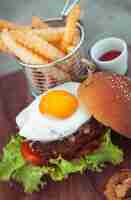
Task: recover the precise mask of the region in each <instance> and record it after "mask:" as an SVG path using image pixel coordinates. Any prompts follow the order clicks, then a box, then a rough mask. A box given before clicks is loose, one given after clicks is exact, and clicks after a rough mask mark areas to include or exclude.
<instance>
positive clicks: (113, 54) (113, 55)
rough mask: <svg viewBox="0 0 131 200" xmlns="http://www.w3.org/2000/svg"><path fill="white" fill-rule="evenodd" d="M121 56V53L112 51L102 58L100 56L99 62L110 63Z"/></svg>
mask: <svg viewBox="0 0 131 200" xmlns="http://www.w3.org/2000/svg"><path fill="white" fill-rule="evenodd" d="M120 54H121V51H117V50H111V51H108V52H106V53H104V54H103V55H102V56H100V58H99V60H100V61H110V60H113V59H115V58H117V57H118V56H120Z"/></svg>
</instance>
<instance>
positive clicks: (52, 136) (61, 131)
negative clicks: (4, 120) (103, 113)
mask: <svg viewBox="0 0 131 200" xmlns="http://www.w3.org/2000/svg"><path fill="white" fill-rule="evenodd" d="M79 84H80V83H77V82H68V83H64V84H62V85H59V86H56V87H54V88H53V89H50V90H49V91H51V90H65V91H68V92H70V93H71V94H73V95H74V96H75V97H76V98H77V99H78V97H77V89H78V87H79ZM47 92H48V91H47ZM47 92H46V93H44V94H43V95H45V94H47ZM41 97H42V95H40V96H39V97H37V98H36V99H35V100H34V101H33V102H32V103H31V104H30V105H29V106H28V107H27V108H25V109H24V110H23V111H22V112H21V113H20V114H18V116H17V117H16V123H17V125H18V127H19V129H20V131H19V135H21V136H23V137H25V138H27V139H28V140H32V141H42V142H51V141H54V140H60V139H63V138H64V137H67V136H69V135H72V134H73V133H74V132H76V131H77V130H78V128H79V127H80V126H81V125H82V124H84V123H85V122H86V121H88V120H89V119H90V118H91V115H90V114H89V113H87V111H86V112H85V110H84V109H83V107H82V106H81V105H80V104H79V107H78V108H77V110H76V112H74V113H73V114H72V115H71V116H70V117H68V118H66V119H58V118H55V117H49V116H47V115H46V114H41V113H40V111H39V103H40V99H41ZM58 103H59V102H58Z"/></svg>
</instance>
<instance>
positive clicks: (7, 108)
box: [0, 49, 131, 200]
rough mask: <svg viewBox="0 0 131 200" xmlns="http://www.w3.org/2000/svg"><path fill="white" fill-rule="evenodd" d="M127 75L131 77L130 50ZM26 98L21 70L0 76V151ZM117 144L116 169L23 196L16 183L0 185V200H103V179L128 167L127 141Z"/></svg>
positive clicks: (75, 177) (130, 144)
mask: <svg viewBox="0 0 131 200" xmlns="http://www.w3.org/2000/svg"><path fill="white" fill-rule="evenodd" d="M118 67H119V66H118ZM128 75H131V50H130V49H129V72H128ZM28 96H29V95H28V88H27V82H26V79H25V76H24V74H23V72H22V71H19V72H15V73H12V74H7V75H6V74H5V75H2V76H0V150H2V148H3V146H4V145H5V144H6V143H7V142H8V140H9V139H10V136H11V135H12V134H14V133H15V132H16V131H17V128H16V124H15V116H16V114H17V113H18V112H19V111H21V110H22V109H23V108H24V107H25V106H26V105H27V104H28V103H29V101H30V99H29V97H28ZM127 120H128V119H127ZM129 120H131V119H129ZM121 145H122V147H123V149H124V150H125V155H126V156H125V161H124V162H123V163H122V164H121V165H120V166H119V167H113V166H108V167H107V168H106V169H105V170H104V171H103V172H102V173H92V172H86V173H85V174H84V175H82V176H81V175H79V174H75V175H72V176H70V177H69V178H68V179H67V180H65V181H63V182H61V183H54V182H49V183H48V185H47V186H46V187H45V188H44V189H43V190H42V191H41V192H39V193H34V194H32V195H28V194H24V193H23V191H22V188H21V187H20V186H19V185H18V184H16V185H15V184H11V183H0V200H104V199H105V198H104V195H103V189H104V185H105V183H106V181H107V179H108V178H109V177H110V176H111V175H112V174H113V173H114V172H115V171H117V170H118V169H120V168H128V167H129V168H131V153H130V152H131V141H130V140H127V139H125V140H123V142H122V144H121Z"/></svg>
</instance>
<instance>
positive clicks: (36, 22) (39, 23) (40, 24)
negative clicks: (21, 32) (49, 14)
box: [32, 16, 48, 28]
mask: <svg viewBox="0 0 131 200" xmlns="http://www.w3.org/2000/svg"><path fill="white" fill-rule="evenodd" d="M32 28H48V24H47V23H45V22H44V21H43V20H41V19H40V18H39V17H37V16H32Z"/></svg>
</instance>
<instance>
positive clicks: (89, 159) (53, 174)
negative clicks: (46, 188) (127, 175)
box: [0, 129, 123, 193]
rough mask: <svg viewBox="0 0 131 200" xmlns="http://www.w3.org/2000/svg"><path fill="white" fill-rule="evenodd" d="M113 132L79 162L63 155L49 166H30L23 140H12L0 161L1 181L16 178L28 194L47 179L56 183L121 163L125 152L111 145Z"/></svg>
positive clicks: (108, 131)
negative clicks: (88, 170) (22, 148)
mask: <svg viewBox="0 0 131 200" xmlns="http://www.w3.org/2000/svg"><path fill="white" fill-rule="evenodd" d="M110 132H111V130H110V129H108V130H107V131H106V133H104V134H103V137H102V138H101V145H100V147H99V149H97V151H95V152H93V153H92V154H90V155H87V156H84V157H81V158H80V159H79V160H77V161H67V160H64V159H63V158H62V157H61V156H59V157H58V158H57V159H51V160H50V161H49V163H48V165H47V166H41V167H39V166H33V165H31V164H29V163H27V162H26V161H25V160H24V159H23V157H22V155H21V151H20V146H21V143H22V141H23V138H22V137H20V136H15V137H12V139H11V140H10V142H9V143H8V144H7V145H6V147H5V148H4V151H3V158H2V159H1V161H0V180H3V181H8V180H10V179H13V180H15V181H17V182H19V183H21V184H22V185H23V187H24V191H25V192H29V193H32V192H33V191H38V190H39V188H40V187H41V186H42V185H43V184H45V183H46V176H48V177H50V178H51V179H52V180H54V181H61V180H63V179H65V178H66V177H67V176H68V175H69V174H71V173H77V172H79V173H82V172H83V171H85V170H86V169H90V170H93V171H101V170H102V168H103V167H104V165H105V163H107V162H109V163H112V164H113V165H116V164H119V163H120V162H122V160H123V152H122V150H120V149H119V148H118V147H117V146H115V145H114V144H112V142H111V134H110Z"/></svg>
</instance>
